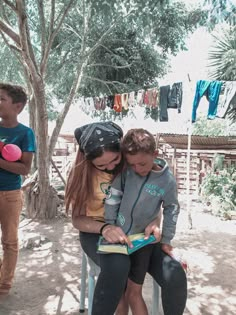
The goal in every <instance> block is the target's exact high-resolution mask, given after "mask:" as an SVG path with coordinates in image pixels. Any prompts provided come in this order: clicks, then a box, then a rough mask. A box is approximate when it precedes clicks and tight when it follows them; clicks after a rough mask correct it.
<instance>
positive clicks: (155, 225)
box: [144, 219, 161, 242]
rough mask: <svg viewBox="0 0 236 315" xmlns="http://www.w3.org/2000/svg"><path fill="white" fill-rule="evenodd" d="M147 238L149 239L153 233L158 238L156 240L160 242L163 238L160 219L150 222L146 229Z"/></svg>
mask: <svg viewBox="0 0 236 315" xmlns="http://www.w3.org/2000/svg"><path fill="white" fill-rule="evenodd" d="M144 234H145V239H148V238H149V237H150V235H151V234H153V235H154V236H155V238H156V242H160V240H161V231H160V228H159V220H157V219H155V220H153V221H152V222H151V223H149V224H148V226H147V227H146V229H145V231H144Z"/></svg>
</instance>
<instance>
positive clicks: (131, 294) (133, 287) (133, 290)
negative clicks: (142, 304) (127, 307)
mask: <svg viewBox="0 0 236 315" xmlns="http://www.w3.org/2000/svg"><path fill="white" fill-rule="evenodd" d="M125 296H126V298H127V300H128V301H129V303H130V302H135V301H136V300H137V299H140V297H141V298H142V285H140V284H136V283H134V282H132V281H131V280H129V281H128V285H127V289H126V292H125Z"/></svg>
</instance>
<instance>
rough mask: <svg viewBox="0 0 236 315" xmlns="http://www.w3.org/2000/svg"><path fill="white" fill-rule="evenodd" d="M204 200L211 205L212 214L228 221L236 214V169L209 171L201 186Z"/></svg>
mask: <svg viewBox="0 0 236 315" xmlns="http://www.w3.org/2000/svg"><path fill="white" fill-rule="evenodd" d="M201 194H202V197H203V199H204V200H205V201H206V202H208V203H210V206H211V209H212V213H213V214H215V215H218V216H221V217H224V218H226V219H230V217H231V214H232V213H235V212H236V169H235V167H233V168H224V169H220V170H216V171H209V172H208V173H207V174H206V176H205V177H204V179H203V182H202V185H201Z"/></svg>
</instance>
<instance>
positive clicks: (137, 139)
mask: <svg viewBox="0 0 236 315" xmlns="http://www.w3.org/2000/svg"><path fill="white" fill-rule="evenodd" d="M121 148H122V151H123V153H124V154H131V155H135V154H137V153H139V152H142V153H147V154H150V153H151V154H152V153H154V152H155V150H156V141H155V138H154V136H153V135H152V134H151V133H150V132H149V131H147V130H145V129H143V128H139V129H130V130H129V131H128V132H127V133H126V135H125V136H124V139H123V141H122V144H121Z"/></svg>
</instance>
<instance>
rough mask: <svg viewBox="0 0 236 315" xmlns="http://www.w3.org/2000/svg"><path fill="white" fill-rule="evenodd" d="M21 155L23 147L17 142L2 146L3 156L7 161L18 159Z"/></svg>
mask: <svg viewBox="0 0 236 315" xmlns="http://www.w3.org/2000/svg"><path fill="white" fill-rule="evenodd" d="M21 155H22V152H21V149H20V148H19V147H18V146H17V145H15V144H6V145H5V146H4V147H3V148H2V157H3V158H4V159H5V160H7V161H10V162H15V161H18V160H19V159H20V158H21Z"/></svg>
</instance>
